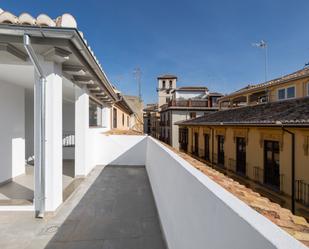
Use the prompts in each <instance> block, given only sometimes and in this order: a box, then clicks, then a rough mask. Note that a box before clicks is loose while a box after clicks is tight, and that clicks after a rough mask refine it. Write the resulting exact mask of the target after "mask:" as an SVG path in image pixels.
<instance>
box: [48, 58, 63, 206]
mask: <svg viewBox="0 0 309 249" xmlns="http://www.w3.org/2000/svg"><path fill="white" fill-rule="evenodd" d="M44 72H45V73H46V75H47V77H46V113H45V115H46V116H45V117H46V121H45V124H46V125H45V127H46V130H45V133H46V144H45V148H46V154H45V165H46V166H45V167H46V168H45V198H46V199H45V210H46V211H55V210H56V208H57V207H58V206H59V205H60V204H61V203H62V66H61V65H60V64H57V63H54V62H46V63H44Z"/></svg>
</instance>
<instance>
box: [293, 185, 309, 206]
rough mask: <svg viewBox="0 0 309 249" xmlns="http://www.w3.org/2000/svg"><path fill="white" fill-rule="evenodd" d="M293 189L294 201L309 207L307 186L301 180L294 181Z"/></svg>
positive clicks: (308, 187) (308, 189)
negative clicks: (294, 191)
mask: <svg viewBox="0 0 309 249" xmlns="http://www.w3.org/2000/svg"><path fill="white" fill-rule="evenodd" d="M295 189H296V193H295V196H296V197H295V198H296V200H297V201H299V202H300V203H302V204H304V205H306V206H309V184H308V183H306V182H304V181H303V180H296V181H295Z"/></svg>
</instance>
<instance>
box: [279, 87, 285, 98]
mask: <svg viewBox="0 0 309 249" xmlns="http://www.w3.org/2000/svg"><path fill="white" fill-rule="evenodd" d="M278 99H285V89H280V90H278Z"/></svg>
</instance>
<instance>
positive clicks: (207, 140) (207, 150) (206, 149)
mask: <svg viewBox="0 0 309 249" xmlns="http://www.w3.org/2000/svg"><path fill="white" fill-rule="evenodd" d="M204 150H205V160H206V161H209V134H204Z"/></svg>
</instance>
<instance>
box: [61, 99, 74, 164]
mask: <svg viewBox="0 0 309 249" xmlns="http://www.w3.org/2000/svg"><path fill="white" fill-rule="evenodd" d="M62 132H63V137H65V136H69V135H73V134H75V103H74V102H70V101H67V100H63V102H62ZM62 156H63V159H64V160H74V159H75V147H74V146H73V147H63V152H62Z"/></svg>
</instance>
